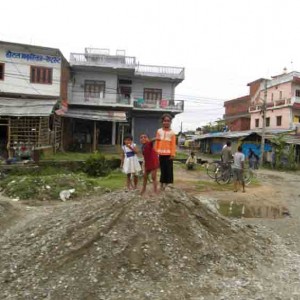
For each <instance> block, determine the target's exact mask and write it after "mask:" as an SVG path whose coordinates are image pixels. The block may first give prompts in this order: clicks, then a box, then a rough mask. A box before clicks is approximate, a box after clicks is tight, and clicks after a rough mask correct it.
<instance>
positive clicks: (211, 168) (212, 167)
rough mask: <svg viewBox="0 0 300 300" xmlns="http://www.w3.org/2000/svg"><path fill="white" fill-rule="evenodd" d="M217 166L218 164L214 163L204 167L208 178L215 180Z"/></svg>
mask: <svg viewBox="0 0 300 300" xmlns="http://www.w3.org/2000/svg"><path fill="white" fill-rule="evenodd" d="M218 165H219V164H218V163H216V162H213V163H208V164H207V165H206V173H207V175H208V176H209V177H210V178H212V179H216V171H217V168H218Z"/></svg>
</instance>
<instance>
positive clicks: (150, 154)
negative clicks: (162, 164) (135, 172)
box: [140, 133, 159, 194]
mask: <svg viewBox="0 0 300 300" xmlns="http://www.w3.org/2000/svg"><path fill="white" fill-rule="evenodd" d="M140 141H141V144H142V151H143V155H144V177H143V188H142V191H141V194H144V193H145V191H146V185H147V180H148V175H149V173H151V179H152V183H153V191H154V193H157V179H156V174H157V169H158V167H159V161H158V154H157V153H156V152H155V150H154V148H153V143H154V141H155V139H152V140H149V137H148V135H147V134H145V133H143V134H141V136H140Z"/></svg>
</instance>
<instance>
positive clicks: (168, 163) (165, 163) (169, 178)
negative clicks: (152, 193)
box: [159, 155, 174, 183]
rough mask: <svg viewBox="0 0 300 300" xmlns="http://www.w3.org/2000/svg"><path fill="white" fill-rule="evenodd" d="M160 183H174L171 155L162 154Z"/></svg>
mask: <svg viewBox="0 0 300 300" xmlns="http://www.w3.org/2000/svg"><path fill="white" fill-rule="evenodd" d="M159 163H160V183H173V181H174V178H173V159H171V156H170V155H160V156H159Z"/></svg>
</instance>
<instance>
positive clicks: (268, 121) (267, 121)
mask: <svg viewBox="0 0 300 300" xmlns="http://www.w3.org/2000/svg"><path fill="white" fill-rule="evenodd" d="M266 126H267V127H270V118H269V117H268V118H266Z"/></svg>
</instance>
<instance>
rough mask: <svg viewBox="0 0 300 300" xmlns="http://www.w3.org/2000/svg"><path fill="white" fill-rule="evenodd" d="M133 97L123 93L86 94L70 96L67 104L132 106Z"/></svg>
mask: <svg viewBox="0 0 300 300" xmlns="http://www.w3.org/2000/svg"><path fill="white" fill-rule="evenodd" d="M133 102H134V99H133V97H130V98H128V97H125V96H124V95H121V94H117V95H109V94H108V95H105V96H104V97H100V96H99V95H92V94H88V95H87V94H86V95H82V96H81V97H71V99H70V101H69V104H71V105H86V106H107V107H124V108H132V107H133Z"/></svg>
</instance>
